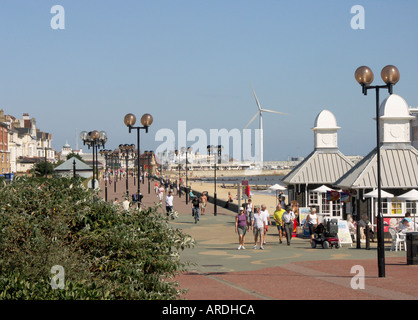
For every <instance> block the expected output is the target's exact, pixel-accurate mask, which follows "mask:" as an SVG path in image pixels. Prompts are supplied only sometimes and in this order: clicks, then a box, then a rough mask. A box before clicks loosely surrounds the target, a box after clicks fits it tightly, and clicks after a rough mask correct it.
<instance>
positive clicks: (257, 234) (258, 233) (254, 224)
mask: <svg viewBox="0 0 418 320" xmlns="http://www.w3.org/2000/svg"><path fill="white" fill-rule="evenodd" d="M264 227H265V220H264V217H263V215H262V214H261V211H260V207H259V206H256V207H255V212H254V215H253V217H252V219H251V230H253V234H254V247H253V248H254V249H257V242H258V238H260V249H261V250H263V249H264V248H263V242H264Z"/></svg>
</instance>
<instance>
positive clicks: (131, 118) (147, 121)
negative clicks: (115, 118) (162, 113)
mask: <svg viewBox="0 0 418 320" xmlns="http://www.w3.org/2000/svg"><path fill="white" fill-rule="evenodd" d="M123 122H124V123H125V125H126V126H127V127H128V128H129V133H131V130H132V129H136V132H137V133H136V140H137V149H138V158H137V168H138V170H137V172H138V177H137V185H138V194H137V196H138V208H141V201H142V197H141V193H140V191H141V187H140V180H139V179H140V176H141V168H140V163H139V162H140V158H141V157H140V155H141V152H140V134H139V133H140V130H141V129H143V130H145V132H146V133H148V127H149V126H150V125H151V124H152V122H153V118H152V116H151V115H150V114H149V113H145V114H144V115H142V117H141V124H142V125H143V127H134V125H135V123H136V117H135V115H133V114H132V113H128V114H126V115H125V118H124V119H123Z"/></svg>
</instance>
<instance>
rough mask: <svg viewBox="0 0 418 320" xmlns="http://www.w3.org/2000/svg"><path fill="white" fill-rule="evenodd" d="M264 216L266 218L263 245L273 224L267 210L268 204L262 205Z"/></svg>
mask: <svg viewBox="0 0 418 320" xmlns="http://www.w3.org/2000/svg"><path fill="white" fill-rule="evenodd" d="M260 212H261V214H262V216H263V218H264V231H263V234H264V235H263V245H264V244H266V235H267V232H268V226H269V225H270V224H271V220H270V214H269V212H268V210H267V206H266V205H265V204H262V205H261V210H260Z"/></svg>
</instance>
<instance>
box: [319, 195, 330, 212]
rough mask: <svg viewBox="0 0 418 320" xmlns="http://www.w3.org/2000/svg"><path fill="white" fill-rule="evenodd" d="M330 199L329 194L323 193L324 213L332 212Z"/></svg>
mask: <svg viewBox="0 0 418 320" xmlns="http://www.w3.org/2000/svg"><path fill="white" fill-rule="evenodd" d="M329 207H330V201H328V200H327V194H326V193H324V194H322V210H321V211H322V212H321V213H324V214H329V213H330V208H329Z"/></svg>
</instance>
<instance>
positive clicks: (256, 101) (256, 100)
mask: <svg viewBox="0 0 418 320" xmlns="http://www.w3.org/2000/svg"><path fill="white" fill-rule="evenodd" d="M251 89H253V94H254V98H255V103H257V107H258V110H261V106H260V102H259V101H258V98H257V95H256V94H255V91H254V88H253V85H252V84H251Z"/></svg>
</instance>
